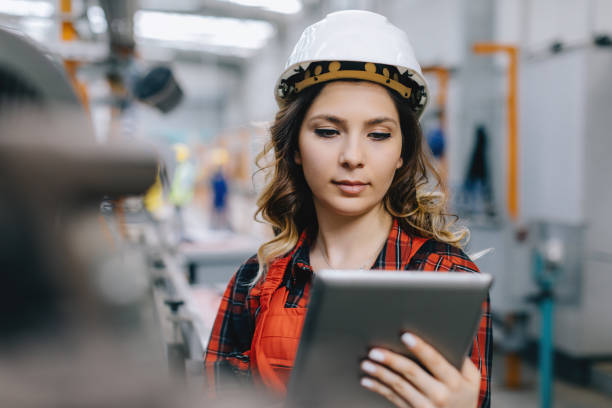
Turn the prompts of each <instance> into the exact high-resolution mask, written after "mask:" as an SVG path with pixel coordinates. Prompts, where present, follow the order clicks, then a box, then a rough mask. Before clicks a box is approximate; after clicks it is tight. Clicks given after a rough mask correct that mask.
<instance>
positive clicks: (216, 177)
mask: <svg viewBox="0 0 612 408" xmlns="http://www.w3.org/2000/svg"><path fill="white" fill-rule="evenodd" d="M228 158H229V154H228V153H227V151H226V150H225V149H222V148H217V149H214V150H213V152H212V162H213V166H214V169H215V170H214V171H213V175H212V177H211V179H210V187H211V189H212V192H213V203H212V208H211V213H210V226H211V228H212V229H225V230H231V227H230V223H229V218H228V208H227V193H228V186H227V180H226V178H225V173H224V171H223V167H224V166H225V164H226V163H227V160H228Z"/></svg>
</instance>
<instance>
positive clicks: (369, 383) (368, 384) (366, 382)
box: [360, 377, 374, 388]
mask: <svg viewBox="0 0 612 408" xmlns="http://www.w3.org/2000/svg"><path fill="white" fill-rule="evenodd" d="M360 383H361V385H363V386H364V387H366V388H372V387H374V381H372V380H370V379H369V378H367V377H363V378H362V379H361V381H360Z"/></svg>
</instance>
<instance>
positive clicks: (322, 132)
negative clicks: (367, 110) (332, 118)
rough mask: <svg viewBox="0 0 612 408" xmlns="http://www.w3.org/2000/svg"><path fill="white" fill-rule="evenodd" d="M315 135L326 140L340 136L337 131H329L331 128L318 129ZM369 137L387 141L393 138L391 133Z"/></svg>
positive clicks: (374, 134) (370, 135)
mask: <svg viewBox="0 0 612 408" xmlns="http://www.w3.org/2000/svg"><path fill="white" fill-rule="evenodd" d="M314 133H315V134H316V135H317V136H321V137H325V138H331V137H333V136H336V135H339V134H340V132H339V131H337V130H336V129H329V128H317V129H314ZM368 137H370V138H371V139H373V140H385V139H388V138H390V137H391V133H389V132H371V133H368Z"/></svg>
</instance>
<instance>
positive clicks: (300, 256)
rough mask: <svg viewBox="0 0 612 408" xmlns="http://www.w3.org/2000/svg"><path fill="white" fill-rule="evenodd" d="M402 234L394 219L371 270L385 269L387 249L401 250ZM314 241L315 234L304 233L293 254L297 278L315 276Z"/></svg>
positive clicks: (398, 253)
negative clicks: (312, 249) (312, 260)
mask: <svg viewBox="0 0 612 408" xmlns="http://www.w3.org/2000/svg"><path fill="white" fill-rule="evenodd" d="M402 234H405V232H404V231H403V230H402V228H401V226H400V224H399V222H398V221H397V218H395V217H394V218H393V224H392V226H391V230H390V232H389V236H388V237H387V241H386V242H385V244H384V245H383V247H382V248H381V249H380V251H379V253H378V255H377V257H376V261H374V264H373V265H372V268H371V269H385V264H386V261H385V259H386V257H385V254H386V252H387V247H388V246H390V245H391V246H395V247H396V248H397V249H401V245H398V242H399V238H400V237H401V236H402ZM313 241H314V234H312V233H311V232H309V231H308V230H306V231H303V232H302V236H301V237H300V240H299V242H300V243H301V244H298V247H297V248H296V250H295V252H294V253H293V257H292V259H291V262H290V263H289V270H290V271H292V272H293V276H296V274H301V273H305V274H307V275H308V276H309V277H312V276H311V275H313V270H312V266H311V264H310V247H311V246H312V242H313ZM397 255H398V256H399V259H401V252H400V251H397Z"/></svg>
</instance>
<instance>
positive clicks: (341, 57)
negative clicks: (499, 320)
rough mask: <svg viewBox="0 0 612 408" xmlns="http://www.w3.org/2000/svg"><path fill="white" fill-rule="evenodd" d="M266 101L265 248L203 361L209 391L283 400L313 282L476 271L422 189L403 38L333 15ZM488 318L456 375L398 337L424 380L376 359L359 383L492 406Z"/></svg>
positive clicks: (421, 399) (414, 89)
mask: <svg viewBox="0 0 612 408" xmlns="http://www.w3.org/2000/svg"><path fill="white" fill-rule="evenodd" d="M276 91H277V92H276V98H277V101H278V103H279V106H280V110H279V112H278V114H277V115H276V119H275V122H274V124H273V125H272V127H271V129H270V130H271V140H270V142H269V143H268V144H267V146H266V148H265V149H264V152H262V154H261V155H260V157H263V156H264V155H265V154H266V153H268V152H270V151H273V152H274V159H275V160H274V162H273V163H272V164H271V165H270V167H271V170H272V172H271V174H272V176H271V178H270V179H269V182H268V184H267V185H266V187H265V188H264V190H263V192H262V194H261V196H260V198H259V201H258V206H259V209H258V213H259V214H260V215H261V216H262V217H263V219H264V220H265V221H266V222H268V223H269V224H270V225H271V226H272V227H273V229H274V232H275V237H274V238H273V239H272V240H270V241H269V242H266V243H265V244H263V245H262V246H261V247H260V249H259V251H258V253H257V255H256V256H253V257H252V258H250V259H249V260H247V261H246V263H245V264H243V265H242V266H241V267H240V269H239V270H238V272H237V273H236V275H235V276H234V277H233V278H232V280H231V281H230V283H229V285H228V287H227V290H226V291H225V294H224V297H223V302H222V304H221V307H220V309H219V313H218V316H217V319H216V322H215V324H214V327H213V332H212V335H211V339H210V343H209V346H208V350H207V354H206V371H207V375H208V379H209V383H210V385H211V386H212V387H213V388H215V387H218V386H220V385H222V383H223V382H224V381H226V380H225V377H226V376H230V377H232V378H233V379H234V380H236V379H240V378H242V379H244V380H246V381H254V382H255V383H259V384H263V385H265V386H267V387H268V388H270V389H273V390H277V391H279V392H281V393H282V392H284V391H285V387H286V383H287V380H288V377H289V372H290V370H291V367H292V365H293V359H294V358H295V352H296V350H297V345H298V342H299V337H300V334H301V329H302V323H303V319H304V316H305V312H306V310H307V306H308V298H309V290H310V287H311V282H312V278H313V276H314V275H316V272H317V271H318V270H320V269H366V268H369V269H390V270H397V269H403V270H428V271H462V272H477V267H476V266H475V265H474V264H473V263H472V262H471V261H470V259H469V258H468V257H467V256H466V255H465V254H464V253H463V252H462V251H461V249H460V248H459V245H460V243H461V242H462V241H463V240H464V238H465V236H466V231H464V230H458V231H453V230H451V225H450V223H449V222H448V220H447V217H446V215H445V214H444V212H443V211H444V207H445V200H444V196H443V195H442V194H441V193H439V192H431V191H430V189H431V187H432V183H431V182H430V180H429V178H428V176H429V175H431V176H432V177H433V179H434V180H435V182H436V183H437V185H438V186H439V185H440V180H439V176H438V175H437V173H436V171H435V169H434V168H433V167H432V166H431V165H430V162H429V158H428V156H427V154H426V153H425V151H424V148H423V140H422V139H423V137H422V134H421V130H420V128H419V124H418V118H419V117H420V114H421V113H422V111H423V109H424V107H425V104H426V102H427V86H426V83H425V81H424V79H423V77H422V74H421V71H420V67H419V65H418V63H417V62H416V60H415V59H414V55H413V52H412V49H411V46H410V44H409V42H408V40H407V38H406V36H405V34H404V33H403V32H402V31H400V30H399V29H397V28H396V27H394V26H392V25H391V24H390V23H389V22H388V21H387V20H386V19H385V18H384V17H383V16H380V15H378V14H375V13H370V12H365V11H343V12H337V13H332V14H330V15H328V16H327V17H326V18H325V19H324V20H322V21H320V22H319V23H316V24H314V25H313V26H310V27H308V28H307V29H306V30H305V31H304V33H303V34H302V37H301V39H300V40H299V42H298V44H297V45H296V47H295V49H294V51H293V54H292V56H291V57H290V59H289V62H288V63H287V69H286V70H285V71H284V73H283V74H282V75H281V77H280V79H279V81H278V84H277V87H276ZM434 186H435V185H434ZM364 238H365V239H364ZM488 307H489V305H488V301H487V302H485V304H484V305H483V308H484V313H483V318H482V321H481V324H480V329H479V332H478V334H477V336H476V338H475V340H474V345H473V348H472V350H471V352H470V358H466V361H465V363H464V364H463V367H462V369H461V370H460V371H459V370H457V369H455V368H454V367H453V366H452V365H450V364H449V363H448V362H447V361H446V360H445V359H444V358H443V357H442V356H441V355H440V354H439V353H438V352H437V351H436V350H435V349H433V348H432V347H431V346H429V345H428V344H426V343H425V342H424V341H422V340H421V339H419V338H417V337H416V336H415V335H412V334H410V333H406V334H404V335H403V336H402V341H403V342H404V344H406V347H407V348H408V349H410V351H411V352H412V353H413V354H414V355H415V356H416V357H417V358H418V359H419V362H420V363H421V364H422V366H424V367H426V368H427V370H425V369H423V368H421V366H419V365H418V364H417V363H415V362H414V361H412V360H410V359H407V358H405V357H403V356H401V355H398V354H395V353H393V352H390V351H388V350H382V349H373V350H371V351H370V352H369V355H368V357H369V358H368V359H366V360H365V361H364V362H363V363H362V365H361V368H362V370H363V373H362V374H363V378H362V380H361V384H362V385H363V386H364V387H366V388H368V389H370V390H372V391H373V392H376V393H379V394H381V395H383V396H384V397H386V398H387V399H388V400H389V401H391V402H392V403H393V404H395V405H396V406H398V407H407V406H440V407H475V406H480V407H484V406H489V405H490V398H489V394H490V391H489V375H490V374H489V372H490V367H491V355H490V353H491V330H490V317H489V314H488Z"/></svg>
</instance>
